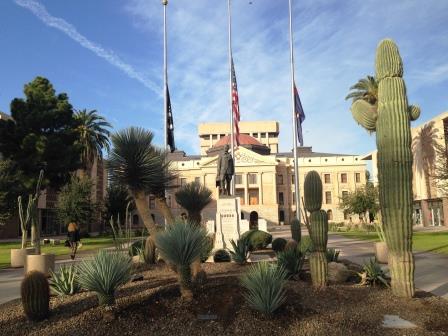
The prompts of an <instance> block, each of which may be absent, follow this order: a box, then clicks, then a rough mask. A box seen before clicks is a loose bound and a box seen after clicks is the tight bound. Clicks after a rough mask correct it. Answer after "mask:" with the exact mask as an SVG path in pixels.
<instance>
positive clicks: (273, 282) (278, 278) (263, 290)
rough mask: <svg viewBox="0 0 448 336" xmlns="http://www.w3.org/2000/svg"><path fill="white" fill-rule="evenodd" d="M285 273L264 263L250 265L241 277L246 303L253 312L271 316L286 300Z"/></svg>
mask: <svg viewBox="0 0 448 336" xmlns="http://www.w3.org/2000/svg"><path fill="white" fill-rule="evenodd" d="M286 277H287V272H286V270H285V269H284V268H283V267H276V265H273V264H270V263H268V262H266V261H262V262H258V263H256V264H254V265H252V266H251V267H250V268H249V270H248V271H247V273H246V274H244V275H243V276H242V277H241V284H242V286H243V287H244V288H246V290H247V293H246V294H245V298H246V301H247V302H248V304H249V305H250V306H251V307H252V308H253V309H255V310H258V311H260V312H262V313H263V314H266V315H271V314H273V313H274V312H275V311H276V310H277V309H278V308H279V307H280V306H281V305H282V304H283V303H284V302H285V300H286V290H285V284H286Z"/></svg>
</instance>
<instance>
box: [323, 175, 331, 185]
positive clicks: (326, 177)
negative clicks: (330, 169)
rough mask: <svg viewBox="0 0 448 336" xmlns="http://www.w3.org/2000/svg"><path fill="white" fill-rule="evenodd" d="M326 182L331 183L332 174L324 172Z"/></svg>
mask: <svg viewBox="0 0 448 336" xmlns="http://www.w3.org/2000/svg"><path fill="white" fill-rule="evenodd" d="M324 182H325V183H326V184H328V183H331V176H330V174H324Z"/></svg>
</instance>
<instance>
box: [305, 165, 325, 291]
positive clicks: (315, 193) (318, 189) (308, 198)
mask: <svg viewBox="0 0 448 336" xmlns="http://www.w3.org/2000/svg"><path fill="white" fill-rule="evenodd" d="M304 194H305V208H306V210H308V211H309V212H310V228H311V230H310V237H311V241H312V243H313V251H312V253H311V255H310V269H311V279H312V281H313V286H315V287H323V286H325V285H326V284H327V273H328V264H327V257H326V251H327V241H328V216H327V213H326V212H325V211H324V210H321V207H322V180H321V179H320V176H319V174H318V173H317V172H316V171H314V170H313V171H311V172H309V173H308V174H307V175H306V178H305V183H304Z"/></svg>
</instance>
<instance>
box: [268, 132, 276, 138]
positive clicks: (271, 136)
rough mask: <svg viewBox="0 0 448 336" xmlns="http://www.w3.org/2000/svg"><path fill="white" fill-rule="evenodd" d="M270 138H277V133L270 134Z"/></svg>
mask: <svg viewBox="0 0 448 336" xmlns="http://www.w3.org/2000/svg"><path fill="white" fill-rule="evenodd" d="M268 137H270V138H276V137H277V133H273V132H269V134H268Z"/></svg>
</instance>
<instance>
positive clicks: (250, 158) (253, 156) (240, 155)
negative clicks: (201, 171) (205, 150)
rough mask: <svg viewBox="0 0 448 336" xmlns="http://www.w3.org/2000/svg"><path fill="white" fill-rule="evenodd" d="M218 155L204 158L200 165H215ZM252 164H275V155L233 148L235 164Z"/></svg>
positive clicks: (239, 165)
mask: <svg viewBox="0 0 448 336" xmlns="http://www.w3.org/2000/svg"><path fill="white" fill-rule="evenodd" d="M217 160H218V156H217V155H216V156H212V157H209V158H204V159H202V160H201V163H200V166H201V167H213V166H214V167H216V162H217ZM252 165H262V166H272V165H277V161H276V159H275V157H273V156H270V155H260V154H257V153H255V152H253V151H251V150H249V149H247V148H244V147H239V148H238V149H237V150H235V166H237V167H241V166H252Z"/></svg>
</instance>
